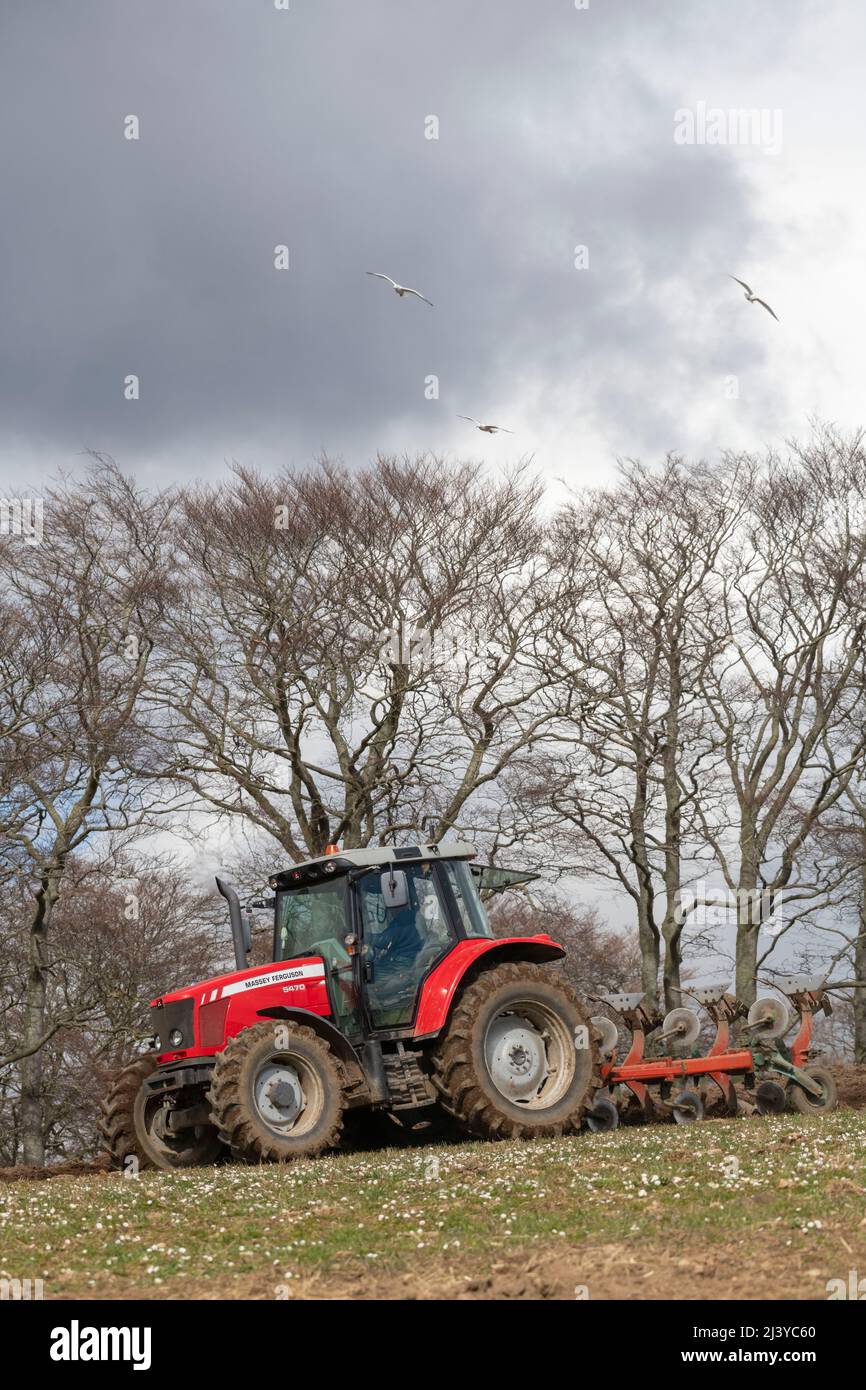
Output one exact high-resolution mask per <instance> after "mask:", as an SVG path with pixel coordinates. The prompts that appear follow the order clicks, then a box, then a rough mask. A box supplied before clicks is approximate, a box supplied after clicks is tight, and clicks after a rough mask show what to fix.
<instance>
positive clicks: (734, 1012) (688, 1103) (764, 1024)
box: [587, 975, 836, 1130]
mask: <svg viewBox="0 0 866 1390" xmlns="http://www.w3.org/2000/svg"><path fill="white" fill-rule="evenodd" d="M777 985H778V988H779V990H780V992H781V993H782V994H784V995H785V996H786V997H787V998H788V999H789V1000H790V1001H791V1004H792V1005H793V1006H794V1009H795V1010H796V1014H792V1013H791V1011H790V1009H789V1007H788V1006H787V1005H786V1004H785V1003H784V1002H783V1001H782V1000H781V999H776V998H772V997H769V996H768V997H765V998H762V999H758V1000H756V1001H755V1003H754V1004H752V1006H751V1008H747V1007H746V1005H745V1004H743V1003H741V1002H740V1001H739V1000H738V999H736V998H735V997H734V995H732V994H730V993H729V992H728V989H727V986H726V985H708V986H704V987H701V988H695V989H693V990H691V991H690V994H691V997H692V998H693V999H694V1000H695V1001H696V1002H697V1003H698V1004H699V1005H700V1006H701V1007H702V1008H703V1009H704V1010H705V1012H706V1014H707V1015H708V1017H709V1020H710V1021H711V1023H712V1024H713V1026H714V1028H715V1035H714V1037H713V1040H712V1042H711V1043H710V1045H709V1047H708V1048H707V1050H706V1051H705V1052H703V1053H701V1054H700V1055H696V1056H690V1055H685V1056H684V1055H682V1051H683V1049H686V1048H691V1047H692V1045H693V1044H694V1043H695V1042H697V1040H698V1038H699V1036H700V1033H701V1019H700V1017H699V1015H698V1014H697V1013H696V1012H695V1011H694V1010H693V1009H690V1008H685V1007H682V1008H676V1009H671V1011H670V1012H669V1013H667V1014H665V1015H662V1013H661V1011H660V1010H659V1009H657V1008H655V1007H653V1006H652V1005H651V1004H649V1003H648V1002H647V998H646V995H645V994H602V995H594V996H593V998H594V1000H595V1001H596V1002H598V1003H603V1004H605V1005H607V1007H608V1009H610V1010H611V1012H612V1013H614V1014H616V1015H617V1016H618V1018H619V1019H620V1020H621V1021H622V1024H623V1025H624V1027H625V1028H627V1029H628V1030H629V1031H630V1034H631V1040H630V1044H629V1047H628V1051H627V1052H626V1054H625V1056H624V1057H623V1059H622V1061H618V1060H617V1055H618V1048H619V1028H618V1027H617V1024H616V1023H615V1022H614V1021H613V1019H611V1018H610V1017H608V1016H607V1015H602V1014H597V1015H595V1016H594V1017H593V1018H592V1019H591V1023H592V1024H593V1026H594V1027H595V1029H596V1033H597V1036H598V1044H599V1051H600V1053H601V1057H602V1069H601V1074H602V1081H603V1086H602V1089H601V1090H600V1091H598V1092H597V1093H596V1095H595V1097H594V1103H593V1106H592V1108H591V1110H590V1111H589V1113H588V1115H587V1125H588V1127H589V1128H590V1129H591V1130H610V1129H615V1128H616V1126H617V1125H618V1124H619V1123H620V1122H621V1121H622V1122H631V1123H634V1122H650V1121H660V1120H669V1119H672V1120H673V1121H674V1122H675V1123H676V1124H689V1123H691V1122H693V1121H695V1120H700V1119H702V1118H703V1116H704V1115H705V1114H706V1113H707V1112H708V1111H710V1110H711V1111H712V1113H713V1114H716V1115H736V1114H737V1113H738V1112H743V1113H752V1112H754V1111H757V1112H758V1113H759V1114H761V1115H771V1114H779V1113H780V1112H781V1111H782V1110H784V1109H785V1107H786V1106H791V1107H792V1108H793V1109H795V1110H799V1111H800V1112H801V1113H802V1114H816V1113H818V1112H819V1111H825V1110H832V1109H833V1108H834V1107H835V1105H836V1083H835V1080H834V1078H833V1075H832V1073H831V1072H830V1071H828V1070H827V1069H826V1068H825V1067H822V1066H818V1065H815V1064H814V1063H812V1062H811V1061H810V1056H811V1046H812V1032H813V1027H814V1019H815V1015H816V1013H819V1012H820V1011H822V1010H823V1011H824V1013H825V1014H829V1013H830V1012H831V1009H830V1002H829V999H828V997H827V994H826V992H825V990H824V977H823V976H819V975H788V976H785V977H784V978H783V979H781V980H779V981H778V982H777ZM798 1020H799V1028H798V1031H797V1034H796V1036H795V1038H794V1039H793V1041H792V1042H791V1044H790V1047H788V1046H786V1044H785V1043H784V1041H783V1039H784V1037H785V1034H786V1033H788V1032H789V1030H790V1029H791V1028H792V1027H793V1026H794V1024H795V1022H797V1021H798ZM736 1023H739V1030H738V1031H739V1033H740V1042H741V1044H742V1045H740V1046H733V1045H732V1042H731V1030H732V1027H733V1025H734V1024H736ZM672 1046H673V1047H674V1048H677V1049H679V1055H677V1054H676V1053H675V1052H673V1051H671V1050H669V1049H670V1048H671V1047H672ZM648 1049H649V1051H650V1052H651V1053H653V1054H655V1055H648ZM735 1081H739V1083H740V1085H739V1086H737V1085H736V1084H735Z"/></svg>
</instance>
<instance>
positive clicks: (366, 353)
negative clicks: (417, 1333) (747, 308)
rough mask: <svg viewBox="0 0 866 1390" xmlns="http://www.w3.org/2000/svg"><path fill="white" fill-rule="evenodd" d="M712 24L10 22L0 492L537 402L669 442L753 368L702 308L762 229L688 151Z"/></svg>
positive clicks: (336, 9)
mask: <svg viewBox="0 0 866 1390" xmlns="http://www.w3.org/2000/svg"><path fill="white" fill-rule="evenodd" d="M731 8H733V9H734V10H736V11H738V13H739V14H740V17H741V18H742V19H744V20H747V21H748V23H749V26H750V28H749V33H750V34H754V26H755V25H759V26H761V32H762V34H764V35H765V37H766V38H767V39H768V40H769V41H771V42H776V41H777V37H778V34H781V33H782V32H783V30H784V26H783V25H782V22H781V19H780V20H779V21H776V20H774V19H772V18H770V17H768V16H766V15H764V14H763V11H762V9H761V7H756V6H753V5H739V6H737V5H734V6H733V7H729V8H728V10H727V11H726V15H727V17H730V13H731ZM717 9H718V7H716V6H709V5H706V6H705V5H703V4H700V5H692V6H682V5H674V4H650V3H646V0H644V3H643V4H641V5H636V4H631V3H626V2H625V0H620V3H607V4H605V3H603V0H592V4H591V8H590V10H589V11H585V12H579V11H575V10H574V9H573V8H572V7H571V6H570V5H569V4H568V3H567V0H562V3H559V4H553V3H534V4H531V3H528V0H511V3H501V0H497V3H483V2H479V3H474V4H471V5H470V4H465V3H456V0H455V3H438V4H433V3H429V4H420V3H401V4H398V3H396V2H394V3H385V0H378V2H377V3H369V4H356V3H334V2H329V0H324V2H323V0H292V4H291V9H290V11H289V13H282V12H278V11H275V9H274V8H273V5H272V3H271V0H259V3H257V4H251V3H245V4H238V3H216V2H215V0H207V3H199V0H184V3H182V4H167V3H163V4H153V3H147V4H145V3H130V0H122V3H117V0H112V3H101V2H100V0H88V3H87V4H86V5H80V6H68V5H61V4H53V5H52V4H41V5H39V6H35V7H28V6H24V5H19V6H17V7H16V6H12V7H7V8H6V10H5V11H4V19H3V38H2V51H3V57H2V67H3V73H2V103H3V107H4V112H5V114H4V121H3V124H4V127H5V136H4V142H5V143H6V145H7V160H6V173H5V176H4V192H5V197H4V214H3V218H2V222H0V257H2V265H3V268H4V272H3V289H2V325H0V393H2V394H0V407H2V432H0V445H2V446H3V475H4V476H5V477H6V478H8V477H10V476H13V477H14V476H15V451H16V448H18V447H21V446H26V447H27V449H28V450H29V451H30V452H31V453H36V454H39V453H43V454H44V456H45V457H46V459H50V460H51V463H52V464H53V463H54V462H55V461H56V460H57V459H58V458H60V459H62V461H63V462H65V463H69V462H70V461H71V459H72V455H73V454H74V452H75V451H76V450H77V449H80V448H82V447H83V446H89V447H93V448H99V449H105V450H109V451H110V452H112V453H114V455H115V456H116V457H117V458H118V459H119V460H120V461H122V462H129V463H136V464H138V465H141V464H142V463H144V464H145V465H146V463H147V460H148V458H149V457H151V456H156V455H160V456H163V457H170V456H171V455H172V451H175V452H176V456H177V458H178V459H183V460H186V464H185V465H184V466H196V467H197V468H199V469H204V468H205V467H207V466H211V467H213V468H219V467H221V464H222V459H223V457H224V456H225V455H230V454H235V455H238V456H240V454H241V452H242V451H243V449H245V448H246V449H247V450H248V452H247V453H246V454H245V455H244V456H245V458H246V461H263V460H264V461H267V462H276V461H279V460H280V459H281V458H286V459H302V458H306V457H309V456H310V455H311V454H313V453H315V452H316V451H318V449H319V448H320V447H326V448H330V449H337V450H343V451H344V452H346V453H347V456H348V455H350V454H351V456H352V457H353V458H357V459H360V458H363V457H364V456H366V455H367V454H368V453H369V452H370V451H371V450H373V449H375V447H376V446H377V445H378V444H380V443H381V442H383V440H384V439H385V438H386V436H387V437H388V438H393V437H394V435H395V433H396V434H399V436H400V438H401V439H402V442H403V444H404V446H405V447H406V448H409V449H411V448H414V447H435V446H436V445H437V444H443V445H444V444H447V443H449V442H450V441H451V440H452V439H453V437H454V415H455V413H457V412H461V411H464V412H466V413H469V414H482V415H483V414H484V413H485V412H488V413H489V412H492V410H493V409H494V408H499V407H501V406H502V404H503V403H507V402H508V401H509V399H511V398H514V397H515V396H517V395H519V394H520V393H521V392H522V391H526V389H527V387H528V384H529V383H534V384H535V386H534V389H535V391H536V393H537V398H538V404H539V408H540V409H544V408H545V401H547V402H548V404H549V402H550V401H551V400H554V399H560V400H568V399H569V397H570V396H571V395H572V394H574V395H575V396H576V397H578V398H579V399H580V400H581V401H582V402H584V405H585V412H586V418H587V420H592V421H594V422H595V425H596V427H597V428H603V422H604V421H605V420H606V419H608V418H610V419H615V420H617V421H618V422H619V426H618V428H620V429H622V428H624V427H623V422H627V430H626V434H628V436H629V438H630V439H632V440H633V450H634V451H637V450H639V449H642V448H650V449H655V448H663V447H667V446H668V445H676V444H677V443H678V440H677V439H676V438H675V437H674V436H675V432H676V421H677V413H678V409H679V403H680V396H681V393H682V392H685V391H687V390H688V389H689V387H690V384H691V383H692V382H693V380H694V379H695V378H696V377H700V376H701V374H703V375H706V374H708V373H715V374H716V375H718V374H719V373H720V372H723V371H724V370H727V369H728V366H729V361H730V345H728V346H727V347H726V349H725V351H724V352H721V351H720V349H719V344H718V342H717V339H716V336H715V335H714V334H713V333H710V334H708V335H705V336H704V337H703V338H702V339H701V340H700V342H699V344H698V345H697V346H696V340H695V335H694V331H693V328H692V326H691V324H690V318H689V309H690V306H691V305H692V303H694V304H699V303H700V301H701V300H702V299H703V298H704V297H705V296H706V295H707V294H711V295H716V294H717V293H718V283H719V274H720V271H723V270H726V269H728V268H729V265H730V262H731V258H732V252H733V249H734V248H737V249H741V250H742V251H743V252H745V251H746V250H747V249H748V248H749V245H750V243H752V242H753V241H754V239H755V237H756V235H757V232H758V229H757V228H756V226H755V224H754V219H753V214H752V211H751V198H750V192H749V186H748V183H747V181H746V180H745V178H744V175H743V170H742V166H741V165H738V164H737V163H736V161H734V160H732V159H730V158H728V157H726V155H725V153H724V152H720V151H707V150H706V149H700V148H692V149H682V148H678V147H677V146H675V145H674V143H673V140H672V134H671V132H672V121H673V111H674V110H675V109H676V107H677V106H679V105H680V104H681V103H682V92H683V91H684V89H685V87H686V85H687V80H688V63H689V53H690V51H692V50H693V51H695V52H698V51H705V50H706V46H707V45H708V44H712V43H713V42H714V39H715V41H718V39H719V38H720V36H721V33H722V30H721V28H720V27H717V26H720V21H719V16H718V14H717ZM684 11H685V13H684ZM695 11H700V12H701V13H702V17H703V21H704V22H703V24H702V25H700V26H697V27H696V16H695ZM788 23H790V15H788ZM777 31H778V33H777ZM745 39H746V34H745V33H744V35H743V38H742V39H740V40H734V39H730V38H729V40H728V41H729V43H730V44H731V45H733V44H734V43H735V42H739V43H740V44H744V43H745ZM128 114H135V115H136V116H138V117H139V119H140V122H141V138H140V140H139V141H137V142H131V141H127V140H125V139H124V138H123V129H122V123H123V118H124V117H125V116H126V115H128ZM429 114H435V115H436V116H437V117H438V118H439V121H440V123H441V125H440V138H439V140H438V141H428V140H425V139H424V118H425V116H427V115H429ZM278 243H287V244H288V246H289V248H290V255H291V269H290V270H289V271H288V272H286V273H280V272H277V271H276V270H274V268H273V248H274V246H275V245H276V244H278ZM576 243H586V244H587V245H588V247H589V251H590V269H589V270H588V271H576V270H575V269H574V266H573V248H574V246H575V244H576ZM368 269H369V270H379V271H385V272H387V273H388V274H390V275H392V276H394V277H395V278H396V279H399V280H402V281H403V283H406V284H410V285H413V286H417V287H418V288H419V289H420V290H422V292H423V293H425V294H427V295H428V296H429V297H430V298H431V299H432V300H434V302H435V306H436V307H435V309H433V310H430V309H428V307H427V306H426V305H424V304H422V303H420V302H419V301H417V300H415V301H413V300H408V299H407V300H403V301H398V300H397V298H396V297H395V296H394V295H393V293H392V292H391V291H390V290H389V289H388V287H387V286H385V285H384V284H383V283H382V282H378V281H373V280H370V279H368V278H367V277H366V276H365V274H364V271H365V270H368ZM682 284H686V285H687V286H689V288H688V289H687V290H686V291H682V290H677V289H676V287H677V286H680V285H682ZM671 287H674V290H672V289H671ZM708 287H709V288H708ZM748 330H749V324H748V323H747V322H746V321H743V326H742V330H741V331H742V334H743V336H742V338H741V339H738V341H737V344H736V355H737V360H738V361H739V363H740V364H741V365H742V364H744V363H745V364H748V363H749V362H750V360H751V361H752V362H753V363H754V365H756V366H757V365H758V361H757V358H756V349H755V348H754V347H751V346H750V344H752V343H753V341H754V340H753V336H752V335H751V333H750V332H749V331H748ZM127 373H136V374H138V375H139V376H140V379H141V393H142V396H141V400H140V401H138V402H125V401H124V399H123V394H122V382H123V378H124V376H125V375H126V374H127ZM431 373H436V374H437V375H438V376H439V377H440V381H441V398H440V400H439V401H438V402H430V401H426V400H425V398H424V379H425V377H427V376H428V374H431ZM505 423H506V424H507V423H508V421H507V420H505ZM617 437H618V436H617ZM189 460H192V461H193V464H192V465H190V464H189ZM179 466H180V465H179Z"/></svg>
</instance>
